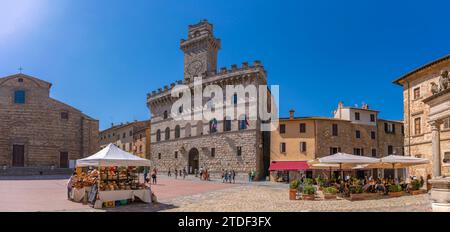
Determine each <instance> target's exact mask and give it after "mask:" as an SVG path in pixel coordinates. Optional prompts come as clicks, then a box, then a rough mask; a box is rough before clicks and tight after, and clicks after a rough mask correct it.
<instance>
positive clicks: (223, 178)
mask: <svg viewBox="0 0 450 232" xmlns="http://www.w3.org/2000/svg"><path fill="white" fill-rule="evenodd" d="M222 183H225V170H223V169H222Z"/></svg>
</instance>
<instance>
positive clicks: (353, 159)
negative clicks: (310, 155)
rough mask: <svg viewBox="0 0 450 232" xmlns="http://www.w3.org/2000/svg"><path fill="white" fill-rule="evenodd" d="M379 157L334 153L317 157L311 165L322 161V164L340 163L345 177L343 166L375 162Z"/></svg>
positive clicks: (377, 161)
mask: <svg viewBox="0 0 450 232" xmlns="http://www.w3.org/2000/svg"><path fill="white" fill-rule="evenodd" d="M379 162H380V160H379V159H375V158H371V157H366V156H358V155H350V154H346V153H336V154H334V155H329V156H325V157H322V158H318V159H315V160H313V161H312V162H311V165H314V164H317V163H321V164H338V165H339V169H340V170H341V175H342V178H343V177H344V172H343V170H342V168H343V167H346V166H347V167H355V166H357V165H361V164H374V163H379Z"/></svg>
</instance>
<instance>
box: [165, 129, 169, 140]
mask: <svg viewBox="0 0 450 232" xmlns="http://www.w3.org/2000/svg"><path fill="white" fill-rule="evenodd" d="M169 139H170V128H169V127H167V128H166V140H169Z"/></svg>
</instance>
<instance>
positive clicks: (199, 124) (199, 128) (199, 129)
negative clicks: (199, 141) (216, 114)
mask: <svg viewBox="0 0 450 232" xmlns="http://www.w3.org/2000/svg"><path fill="white" fill-rule="evenodd" d="M197 135H203V121H198V122H197Z"/></svg>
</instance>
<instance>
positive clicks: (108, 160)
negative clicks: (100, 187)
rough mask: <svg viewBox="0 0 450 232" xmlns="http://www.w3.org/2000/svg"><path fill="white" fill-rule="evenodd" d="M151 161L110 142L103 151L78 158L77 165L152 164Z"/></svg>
mask: <svg viewBox="0 0 450 232" xmlns="http://www.w3.org/2000/svg"><path fill="white" fill-rule="evenodd" d="M150 164H151V161H150V160H148V159H143V158H141V157H139V156H135V155H133V154H131V153H128V152H126V151H123V150H121V149H120V148H118V147H117V146H116V145H114V144H112V143H110V144H109V145H108V146H106V147H105V148H103V149H102V150H101V151H99V152H97V153H95V154H94V155H91V156H89V157H86V158H84V159H79V160H77V167H88V166H96V167H99V166H100V167H105V166H125V167H126V166H150Z"/></svg>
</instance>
